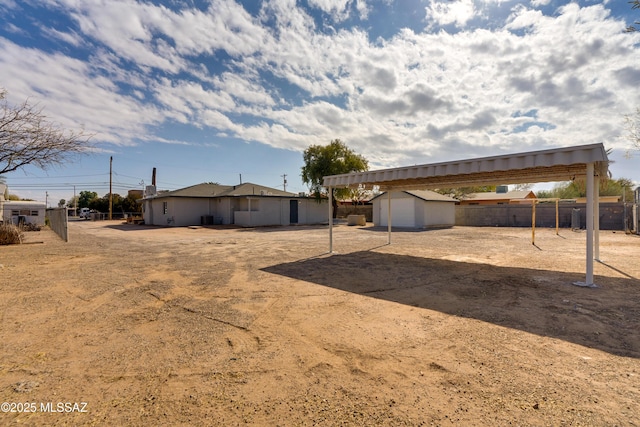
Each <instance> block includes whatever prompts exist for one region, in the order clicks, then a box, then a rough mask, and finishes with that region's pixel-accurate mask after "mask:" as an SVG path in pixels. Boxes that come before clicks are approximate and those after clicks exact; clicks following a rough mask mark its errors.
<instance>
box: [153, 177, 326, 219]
mask: <svg viewBox="0 0 640 427" xmlns="http://www.w3.org/2000/svg"><path fill="white" fill-rule="evenodd" d="M148 190H150V191H147V194H146V196H145V197H144V198H143V199H142V201H143V217H144V222H145V224H152V225H170V226H188V225H208V224H234V225H239V226H242V227H256V226H267V225H289V224H318V223H323V222H327V221H328V220H329V209H328V207H327V201H326V200H323V201H322V202H321V203H318V201H316V200H315V199H314V198H310V197H302V196H298V195H296V194H294V193H288V192H285V191H282V190H278V189H275V188H269V187H265V186H262V185H257V184H252V183H244V184H240V185H233V186H231V185H219V184H210V183H203V184H197V185H193V186H191V187H186V188H182V189H179V190H175V191H169V192H159V193H156V192H155V190H154V189H148Z"/></svg>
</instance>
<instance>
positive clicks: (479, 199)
mask: <svg viewBox="0 0 640 427" xmlns="http://www.w3.org/2000/svg"><path fill="white" fill-rule="evenodd" d="M535 198H536V195H535V193H534V192H533V191H531V190H516V191H509V190H508V187H507V186H506V185H499V186H498V187H497V188H496V191H490V192H486V193H469V194H468V195H467V196H466V197H465V198H464V199H461V200H460V203H459V204H460V205H509V204H511V205H513V204H523V203H526V204H530V203H532V200H531V199H535Z"/></svg>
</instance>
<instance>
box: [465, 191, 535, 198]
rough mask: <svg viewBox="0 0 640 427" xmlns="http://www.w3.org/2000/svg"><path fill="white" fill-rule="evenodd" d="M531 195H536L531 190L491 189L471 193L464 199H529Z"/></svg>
mask: <svg viewBox="0 0 640 427" xmlns="http://www.w3.org/2000/svg"><path fill="white" fill-rule="evenodd" d="M529 195H533V197H535V196H536V195H535V193H534V192H533V191H531V190H514V191H507V192H506V193H496V192H495V191H489V192H484V193H469V194H467V196H466V197H465V199H464V200H514V199H527V198H531V197H528V196H529Z"/></svg>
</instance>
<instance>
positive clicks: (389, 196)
mask: <svg viewBox="0 0 640 427" xmlns="http://www.w3.org/2000/svg"><path fill="white" fill-rule="evenodd" d="M387 244H389V245H390V244H391V191H387Z"/></svg>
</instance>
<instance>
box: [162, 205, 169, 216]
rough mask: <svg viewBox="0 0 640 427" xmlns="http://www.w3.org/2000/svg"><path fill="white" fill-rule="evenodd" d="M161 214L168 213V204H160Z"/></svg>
mask: <svg viewBox="0 0 640 427" xmlns="http://www.w3.org/2000/svg"><path fill="white" fill-rule="evenodd" d="M162 213H163V214H165V215H166V214H168V213H169V203H168V202H162Z"/></svg>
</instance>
